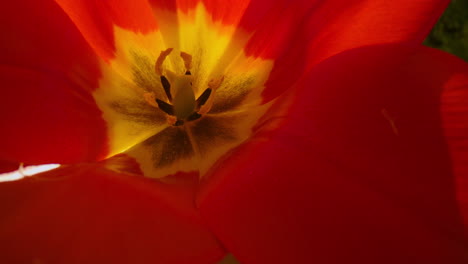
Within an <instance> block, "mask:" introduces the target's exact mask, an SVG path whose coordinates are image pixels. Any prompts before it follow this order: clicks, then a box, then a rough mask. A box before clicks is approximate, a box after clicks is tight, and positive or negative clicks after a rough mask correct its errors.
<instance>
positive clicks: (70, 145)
mask: <svg viewBox="0 0 468 264" xmlns="http://www.w3.org/2000/svg"><path fill="white" fill-rule="evenodd" d="M25 5H26V6H28V8H25ZM44 10H46V11H47V12H45V11H44ZM1 13H2V23H0V29H1V32H2V41H1V42H0V49H1V50H2V51H3V52H2V53H1V55H0V79H1V80H2V85H3V88H4V89H3V90H2V95H1V96H0V112H2V115H1V118H0V123H1V124H2V129H1V132H0V144H1V145H2V148H1V150H0V159H4V160H10V161H16V162H25V163H30V164H37V163H51V162H60V163H68V162H76V161H85V160H96V159H98V158H100V157H101V156H102V155H103V154H104V152H106V140H105V134H104V132H105V125H104V121H103V120H102V118H101V112H100V111H99V109H98V108H97V106H96V104H95V102H94V99H93V98H92V96H91V91H92V90H93V89H95V88H96V87H97V86H98V78H99V76H100V71H99V68H98V62H97V57H96V55H95V53H94V52H93V51H92V49H91V48H90V47H89V45H88V44H87V43H86V41H85V40H84V39H83V37H82V36H81V34H80V33H79V32H78V30H77V29H76V27H75V26H74V25H73V23H72V22H71V21H70V19H69V18H68V17H67V16H66V15H65V14H64V13H63V11H62V10H61V9H60V7H59V6H57V4H56V3H54V2H52V1H47V0H41V1H36V0H34V1H32V0H31V1H22V2H12V1H10V2H8V3H7V4H6V5H4V6H2V10H1Z"/></svg>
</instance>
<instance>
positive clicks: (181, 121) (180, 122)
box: [174, 120, 184, 126]
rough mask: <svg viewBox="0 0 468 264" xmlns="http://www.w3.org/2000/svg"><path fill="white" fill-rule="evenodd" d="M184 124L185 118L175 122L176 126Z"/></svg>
mask: <svg viewBox="0 0 468 264" xmlns="http://www.w3.org/2000/svg"><path fill="white" fill-rule="evenodd" d="M183 124H184V120H177V121H176V122H175V124H174V126H181V125H183Z"/></svg>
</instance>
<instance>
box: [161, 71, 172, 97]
mask: <svg viewBox="0 0 468 264" xmlns="http://www.w3.org/2000/svg"><path fill="white" fill-rule="evenodd" d="M161 84H162V86H163V88H164V91H165V92H166V96H167V99H169V101H172V96H171V84H170V83H169V81H168V80H167V78H166V77H165V76H163V75H161Z"/></svg>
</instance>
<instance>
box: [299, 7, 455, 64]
mask: <svg viewBox="0 0 468 264" xmlns="http://www.w3.org/2000/svg"><path fill="white" fill-rule="evenodd" d="M449 3H450V1H449V0H422V1H421V0H418V1H405V0H397V1H385V0H377V1H373V0H360V1H352V2H351V1H350V2H348V3H347V4H342V2H341V1H339V0H332V1H326V3H324V4H322V5H320V6H319V7H318V8H317V10H316V11H315V12H314V15H313V16H311V17H310V19H308V21H307V26H306V35H307V36H308V37H309V39H310V40H309V41H310V43H311V45H310V46H308V56H307V58H308V63H309V67H311V66H313V65H314V64H316V63H317V62H319V61H321V60H323V59H326V58H327V57H330V56H332V55H334V54H338V53H339V52H342V51H344V50H348V49H352V48H357V47H361V46H365V45H373V44H381V43H401V42H404V43H413V44H420V43H422V42H423V40H424V39H425V38H426V37H427V34H429V32H430V30H431V28H432V27H433V25H434V24H435V22H436V21H437V19H438V18H439V17H440V15H441V14H442V13H443V11H444V9H445V8H446V7H447V5H448V4H449Z"/></svg>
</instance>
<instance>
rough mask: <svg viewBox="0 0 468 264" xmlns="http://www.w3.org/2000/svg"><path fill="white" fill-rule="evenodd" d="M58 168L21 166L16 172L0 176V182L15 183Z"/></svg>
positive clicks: (53, 166)
mask: <svg viewBox="0 0 468 264" xmlns="http://www.w3.org/2000/svg"><path fill="white" fill-rule="evenodd" d="M58 167H60V164H44V165H31V166H26V167H23V166H22V165H21V166H20V167H19V168H18V170H16V171H12V172H6V173H2V174H0V182H8V181H17V180H21V179H23V178H25V177H30V176H33V175H36V174H39V173H42V172H46V171H50V170H53V169H56V168H58Z"/></svg>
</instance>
